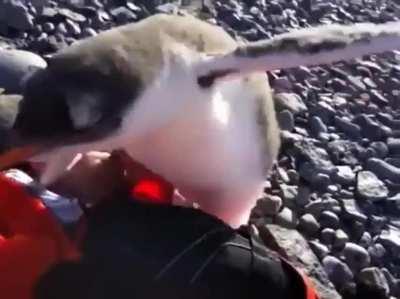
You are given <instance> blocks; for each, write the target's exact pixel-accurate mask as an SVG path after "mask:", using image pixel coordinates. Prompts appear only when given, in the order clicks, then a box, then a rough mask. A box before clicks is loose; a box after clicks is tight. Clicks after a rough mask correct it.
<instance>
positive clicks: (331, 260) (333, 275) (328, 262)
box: [322, 255, 354, 289]
mask: <svg viewBox="0 0 400 299" xmlns="http://www.w3.org/2000/svg"><path fill="white" fill-rule="evenodd" d="M322 265H323V267H324V269H325V272H326V274H327V275H328V277H329V279H330V280H331V281H332V283H333V284H334V285H335V287H336V288H337V289H341V288H342V287H343V286H344V285H345V284H346V283H348V282H349V281H352V280H353V277H354V276H353V273H352V272H351V270H350V269H349V267H348V266H347V265H346V264H345V263H343V262H342V261H340V260H339V259H338V258H336V257H334V256H330V255H328V256H326V257H325V258H324V259H323V260H322Z"/></svg>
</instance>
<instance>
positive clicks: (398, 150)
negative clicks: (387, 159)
mask: <svg viewBox="0 0 400 299" xmlns="http://www.w3.org/2000/svg"><path fill="white" fill-rule="evenodd" d="M387 145H388V148H389V153H390V155H391V156H395V157H398V156H400V139H398V138H388V140H387Z"/></svg>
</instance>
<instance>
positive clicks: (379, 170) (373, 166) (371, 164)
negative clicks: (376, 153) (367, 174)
mask: <svg viewBox="0 0 400 299" xmlns="http://www.w3.org/2000/svg"><path fill="white" fill-rule="evenodd" d="M366 169H368V170H369V171H371V172H373V173H374V174H375V175H376V176H377V177H378V178H379V179H381V180H385V179H388V180H390V181H392V182H393V183H396V184H400V168H399V167H396V166H393V165H391V164H389V163H387V162H385V161H384V160H381V159H377V158H370V159H368V161H367V164H366Z"/></svg>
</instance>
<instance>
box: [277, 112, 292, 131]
mask: <svg viewBox="0 0 400 299" xmlns="http://www.w3.org/2000/svg"><path fill="white" fill-rule="evenodd" d="M278 122H279V127H280V128H281V130H287V131H289V132H291V131H293V129H294V117H293V113H292V112H291V111H289V110H287V109H286V110H283V111H281V112H280V113H279V114H278Z"/></svg>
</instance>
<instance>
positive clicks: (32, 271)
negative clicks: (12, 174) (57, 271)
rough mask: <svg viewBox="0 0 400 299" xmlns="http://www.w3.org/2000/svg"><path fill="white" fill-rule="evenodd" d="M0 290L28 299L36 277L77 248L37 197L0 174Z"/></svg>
mask: <svg viewBox="0 0 400 299" xmlns="http://www.w3.org/2000/svg"><path fill="white" fill-rule="evenodd" d="M0 235H1V237H0V294H1V298H7V299H31V296H32V295H31V294H32V289H33V287H34V284H35V282H36V281H37V279H38V277H39V276H40V275H41V274H42V273H44V272H45V271H46V270H47V269H49V267H50V266H51V265H53V264H54V263H56V262H58V261H61V260H65V259H74V258H77V257H78V256H79V255H78V252H77V250H76V249H75V248H74V246H73V244H72V243H71V242H70V241H69V240H68V239H67V237H66V236H65V235H64V232H63V230H62V228H61V227H60V225H59V224H58V223H57V222H56V221H55V220H54V219H53V216H52V215H51V213H50V212H49V211H48V210H47V209H46V208H45V206H44V205H43V204H42V203H41V201H40V200H39V199H36V198H33V197H31V196H30V195H28V194H27V193H26V192H25V190H24V186H21V185H20V184H19V183H17V182H15V181H13V180H11V179H9V178H6V177H4V176H3V175H0Z"/></svg>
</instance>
